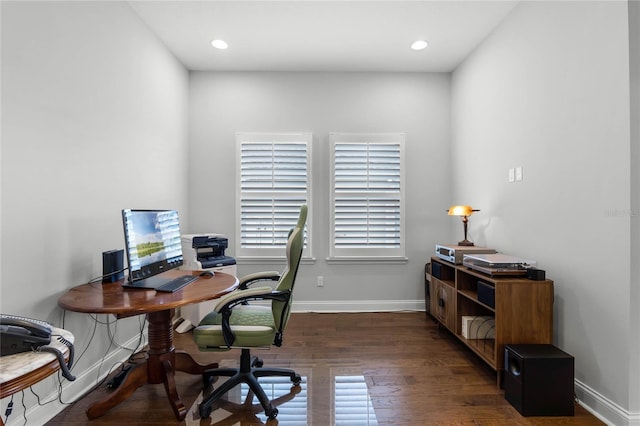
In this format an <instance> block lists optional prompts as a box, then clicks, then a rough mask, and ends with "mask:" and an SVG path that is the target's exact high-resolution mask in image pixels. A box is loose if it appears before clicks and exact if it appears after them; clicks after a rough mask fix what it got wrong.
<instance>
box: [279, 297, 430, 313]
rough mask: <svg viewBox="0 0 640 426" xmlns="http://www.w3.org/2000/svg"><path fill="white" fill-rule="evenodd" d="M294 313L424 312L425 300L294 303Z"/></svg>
mask: <svg viewBox="0 0 640 426" xmlns="http://www.w3.org/2000/svg"><path fill="white" fill-rule="evenodd" d="M291 311H292V312H398V311H424V300H324V301H323V300H320V301H317V300H316V301H304V300H302V301H298V300H294V301H293V306H292V307H291Z"/></svg>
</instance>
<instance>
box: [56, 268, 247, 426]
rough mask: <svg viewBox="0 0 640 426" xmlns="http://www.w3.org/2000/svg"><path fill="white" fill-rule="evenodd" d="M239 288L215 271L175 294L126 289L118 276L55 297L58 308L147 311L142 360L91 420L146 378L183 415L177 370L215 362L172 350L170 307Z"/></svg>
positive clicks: (119, 313)
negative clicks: (145, 348)
mask: <svg viewBox="0 0 640 426" xmlns="http://www.w3.org/2000/svg"><path fill="white" fill-rule="evenodd" d="M185 273H186V271H176V270H172V271H167V272H165V273H164V274H163V276H165V277H168V278H171V277H174V276H179V275H184V274H185ZM237 287H238V279H237V278H236V277H234V276H233V275H229V274H225V273H222V272H216V273H215V275H214V276H213V277H199V278H198V280H197V281H194V282H193V283H191V284H189V285H187V286H186V287H184V288H183V289H181V290H178V291H176V292H175V293H163V292H156V291H155V290H143V289H140V290H138V289H124V288H123V287H122V281H118V282H115V283H108V284H102V283H93V284H84V285H80V286H78V287H74V288H72V289H71V290H69V291H68V292H67V293H65V294H64V295H63V296H62V297H60V299H58V305H60V307H61V308H63V309H67V310H69V311H74V312H83V313H91V314H113V315H115V316H116V317H118V318H125V317H130V316H134V315H140V314H146V315H147V317H148V321H149V327H148V337H149V339H148V340H149V350H148V352H147V353H146V360H145V362H143V363H139V364H135V365H134V366H133V367H132V368H131V369H129V371H128V372H127V374H126V376H125V378H124V380H123V382H122V383H121V384H120V386H118V387H117V388H116V389H115V390H114V391H113V392H112V393H111V394H109V396H107V397H106V398H104V399H103V400H102V401H98V402H96V403H94V404H93V405H91V406H90V407H89V408H88V409H87V417H89V418H90V419H94V418H96V417H100V416H102V415H104V414H105V413H106V412H107V411H108V410H110V409H111V408H113V407H115V406H116V405H118V404H119V403H121V402H122V401H124V400H125V399H127V398H128V397H129V396H130V395H131V394H132V393H133V392H134V391H135V390H136V389H137V388H139V387H140V386H142V385H144V384H146V383H149V384H159V383H163V384H164V387H165V390H166V392H167V397H168V398H169V402H170V403H171V407H172V408H173V412H174V414H175V416H176V418H177V419H178V420H182V419H184V417H185V416H186V414H187V408H186V407H185V405H184V403H183V402H182V400H181V399H180V396H179V395H178V391H177V389H176V383H175V372H176V371H183V372H186V373H189V374H202V372H203V371H204V370H206V369H209V368H215V367H217V364H215V363H214V364H209V365H202V364H199V363H197V362H196V361H195V360H194V359H193V358H192V357H191V355H189V354H188V353H186V352H183V351H176V349H175V347H174V346H173V327H172V324H171V317H172V312H171V310H172V309H174V308H178V307H180V306H184V305H189V304H192V303H199V302H203V301H205V300H210V299H215V298H218V297H220V296H222V295H224V294H227V293H229V292H231V291H233V290H235V289H236V288H237Z"/></svg>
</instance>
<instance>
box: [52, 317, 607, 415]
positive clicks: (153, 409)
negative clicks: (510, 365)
mask: <svg viewBox="0 0 640 426" xmlns="http://www.w3.org/2000/svg"><path fill="white" fill-rule="evenodd" d="M175 344H176V347H177V348H178V349H184V350H186V351H188V352H190V353H191V354H193V355H194V358H196V360H197V361H200V362H214V361H217V362H220V363H221V364H223V365H237V363H238V359H239V351H238V350H232V351H227V352H208V353H203V352H198V350H197V348H196V347H195V345H194V344H193V342H192V340H191V334H190V333H185V334H177V333H176V335H175ZM253 353H254V354H256V355H258V356H260V357H261V358H262V359H263V360H264V364H265V366H267V365H269V366H281V367H291V368H294V369H295V370H296V371H297V372H298V373H300V374H301V375H302V376H303V383H302V385H301V387H297V388H294V390H293V391H291V392H290V388H291V383H290V382H289V383H287V382H286V380H285V381H284V382H283V381H282V380H281V379H280V381H278V380H274V381H273V382H272V381H268V382H269V384H268V385H266V387H268V389H269V391H268V392H269V393H270V394H272V395H273V396H279V397H281V399H282V400H283V401H285V402H283V403H281V404H280V405H279V406H278V409H279V410H280V414H279V415H278V417H277V419H276V420H275V421H271V422H267V421H266V419H265V417H264V414H263V413H262V412H261V410H260V409H259V408H255V407H253V406H251V404H250V403H247V402H246V401H245V399H244V394H240V392H239V391H237V392H233V395H230V397H229V399H230V400H236V401H237V403H232V402H229V403H225V406H224V407H221V408H219V409H215V410H214V411H213V413H212V415H211V418H207V419H200V418H199V416H198V415H197V409H195V408H194V407H195V403H196V402H197V400H198V398H199V397H200V393H201V380H200V378H199V377H198V376H191V375H188V374H186V373H177V376H176V381H177V386H178V391H179V392H180V395H181V397H182V399H183V401H184V402H185V404H186V405H187V406H188V407H192V410H191V411H190V412H189V414H188V415H187V418H186V420H185V421H183V422H177V421H176V419H175V418H174V416H173V412H172V411H171V408H170V407H169V405H168V404H167V400H166V395H165V391H164V387H163V386H162V385H146V386H143V387H141V388H139V389H138V390H136V391H135V392H134V393H133V395H132V396H131V397H130V398H129V399H128V400H127V401H125V402H123V403H122V404H120V405H119V406H117V407H115V408H113V409H112V410H111V411H109V412H108V413H107V414H106V415H104V416H103V417H101V418H98V419H94V420H91V421H89V420H87V418H86V415H85V410H86V408H87V407H88V405H89V404H90V403H91V402H92V401H95V400H96V399H97V398H100V397H101V396H104V395H105V393H106V392H108V390H106V389H105V387H104V386H102V387H101V388H100V389H98V390H96V391H94V392H92V393H91V394H89V395H87V396H85V397H84V398H83V399H81V400H79V401H78V402H76V403H75V404H74V405H72V406H70V407H68V408H67V409H66V410H65V411H64V412H62V413H60V414H58V415H57V416H56V417H55V418H54V419H52V420H51V421H50V422H49V423H48V425H51V426H58V425H65V426H67V425H94V426H98V425H114V424H122V425H124V424H131V425H141V424H145V425H175V424H184V425H196V424H197V425H260V424H269V425H276V424H281V425H289V424H292V425H293V424H296V425H318V426H325V425H334V424H335V425H349V426H351V425H360V424H362V425H377V424H379V425H505V426H506V425H509V426H512V425H602V424H603V423H602V422H600V421H599V420H598V419H596V418H595V417H594V416H592V415H591V414H589V413H588V412H587V411H586V410H585V409H584V408H582V407H581V406H580V405H578V404H576V405H575V416H573V417H522V416H521V415H520V414H519V413H518V411H517V410H516V409H515V408H513V407H512V406H511V405H510V404H509V403H508V402H507V401H506V400H505V399H504V392H503V391H502V390H501V389H499V388H498V387H497V386H496V376H495V372H493V371H492V370H490V369H489V368H488V367H487V366H486V365H485V364H484V363H483V362H482V361H480V360H479V359H478V358H477V357H476V356H475V355H474V354H473V353H471V352H470V351H469V350H468V349H466V348H465V347H464V346H463V345H462V344H461V343H460V342H458V341H457V340H456V339H455V338H454V337H453V336H452V335H451V334H450V333H449V332H447V331H445V330H443V329H439V328H438V327H437V326H436V325H435V323H434V322H433V321H432V319H431V318H429V317H428V316H427V315H425V313H423V312H402V313H337V314H315V313H300V314H293V315H292V317H291V320H290V322H289V327H288V329H287V330H286V333H285V336H284V344H283V345H282V347H280V348H276V347H274V348H272V349H270V350H261V351H254V352H253ZM221 380H222V379H221ZM266 382H267V381H265V383H266ZM243 401H245V402H244V403H243Z"/></svg>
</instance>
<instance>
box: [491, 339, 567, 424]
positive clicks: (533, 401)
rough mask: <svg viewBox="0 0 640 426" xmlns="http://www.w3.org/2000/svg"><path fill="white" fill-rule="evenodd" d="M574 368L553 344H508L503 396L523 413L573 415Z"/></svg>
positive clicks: (505, 354)
mask: <svg viewBox="0 0 640 426" xmlns="http://www.w3.org/2000/svg"><path fill="white" fill-rule="evenodd" d="M573 368H574V359H573V357H572V356H571V355H569V354H567V353H566V352H564V351H562V350H560V349H558V348H556V347H555V346H553V345H534V344H523V345H505V347H504V369H505V372H504V397H505V398H506V400H507V401H509V403H510V404H511V405H513V406H514V407H515V408H516V410H518V411H519V412H520V414H522V415H523V416H573V408H574V405H573V404H574V397H573V395H574V390H573V382H574V377H573V374H574V373H573V371H574V370H573Z"/></svg>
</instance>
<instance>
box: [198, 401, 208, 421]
mask: <svg viewBox="0 0 640 426" xmlns="http://www.w3.org/2000/svg"><path fill="white" fill-rule="evenodd" d="M198 413H200V418H201V419H206V418H208V417H209V416H211V406H210V405H204V404H200V405H199V406H198Z"/></svg>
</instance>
